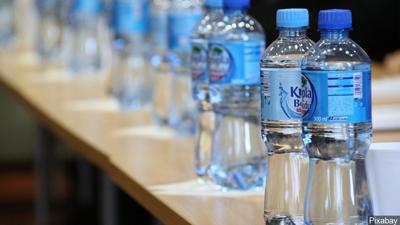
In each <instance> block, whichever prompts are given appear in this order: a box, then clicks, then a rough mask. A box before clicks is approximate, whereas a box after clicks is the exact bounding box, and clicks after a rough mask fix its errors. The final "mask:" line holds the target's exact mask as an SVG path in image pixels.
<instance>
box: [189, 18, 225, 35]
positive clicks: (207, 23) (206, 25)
mask: <svg viewBox="0 0 400 225" xmlns="http://www.w3.org/2000/svg"><path fill="white" fill-rule="evenodd" d="M222 24H224V20H223V14H222V13H218V14H217V13H209V14H206V15H204V16H203V18H202V19H200V21H199V22H198V23H197V24H196V26H195V27H194V28H193V31H192V34H191V37H192V38H203V39H208V36H209V35H210V34H212V33H214V32H217V31H218V30H219V27H220V26H223V25H222Z"/></svg>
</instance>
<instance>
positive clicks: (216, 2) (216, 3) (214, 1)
mask: <svg viewBox="0 0 400 225" xmlns="http://www.w3.org/2000/svg"><path fill="white" fill-rule="evenodd" d="M204 5H205V6H207V7H215V8H219V7H222V6H223V5H224V1H223V0H205V2H204Z"/></svg>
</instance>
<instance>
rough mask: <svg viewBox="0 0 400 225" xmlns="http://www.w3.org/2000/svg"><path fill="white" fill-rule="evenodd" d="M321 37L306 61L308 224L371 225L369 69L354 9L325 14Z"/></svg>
mask: <svg viewBox="0 0 400 225" xmlns="http://www.w3.org/2000/svg"><path fill="white" fill-rule="evenodd" d="M318 25H319V29H320V31H321V39H320V40H319V41H318V42H317V43H316V44H315V45H314V47H312V48H311V49H310V51H309V52H308V53H307V54H306V56H305V57H304V59H303V62H302V73H303V75H304V76H305V77H306V78H307V84H305V85H306V87H307V88H306V89H305V90H304V91H305V94H304V100H303V104H304V105H305V106H308V110H307V111H306V113H305V116H304V118H303V127H304V135H305V137H304V141H305V144H306V148H307V151H308V154H309V157H310V164H309V175H308V184H307V192H306V201H305V213H304V216H305V222H306V223H307V224H367V217H368V215H371V214H372V205H371V202H370V198H369V195H368V183H367V177H366V171H365V155H366V153H367V151H368V148H369V146H370V143H371V134H372V126H371V65H370V59H369V57H368V55H367V53H365V51H364V50H363V49H362V48H361V47H360V46H358V45H357V44H356V43H355V42H354V41H353V40H351V39H350V38H349V30H350V29H351V27H352V16H351V11H350V10H322V11H320V13H319V21H318Z"/></svg>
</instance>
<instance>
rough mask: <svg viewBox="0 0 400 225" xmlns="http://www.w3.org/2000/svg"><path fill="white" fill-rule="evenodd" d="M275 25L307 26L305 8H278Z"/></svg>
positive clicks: (287, 26) (288, 26)
mask: <svg viewBox="0 0 400 225" xmlns="http://www.w3.org/2000/svg"><path fill="white" fill-rule="evenodd" d="M276 26H277V27H286V28H294V27H308V10H307V9H279V10H278V11H277V12H276Z"/></svg>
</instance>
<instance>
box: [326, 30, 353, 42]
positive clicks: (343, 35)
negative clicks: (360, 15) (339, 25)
mask: <svg viewBox="0 0 400 225" xmlns="http://www.w3.org/2000/svg"><path fill="white" fill-rule="evenodd" d="M349 34H350V29H336V30H321V39H331V40H340V39H347V38H349Z"/></svg>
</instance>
